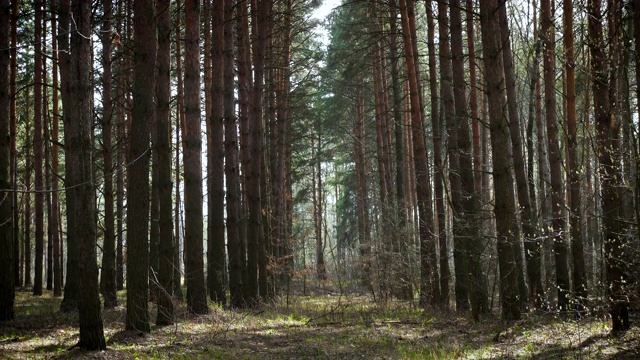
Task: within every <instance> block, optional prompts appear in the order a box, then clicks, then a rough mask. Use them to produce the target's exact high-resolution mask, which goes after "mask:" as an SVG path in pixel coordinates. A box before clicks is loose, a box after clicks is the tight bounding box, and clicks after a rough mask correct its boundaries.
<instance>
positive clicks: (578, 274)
mask: <svg viewBox="0 0 640 360" xmlns="http://www.w3.org/2000/svg"><path fill="white" fill-rule="evenodd" d="M563 25H564V26H563V27H564V49H565V51H564V62H565V71H566V89H567V91H566V94H565V98H566V99H567V130H568V132H567V147H568V155H569V156H568V158H567V167H568V170H567V171H568V172H569V194H570V196H569V226H570V228H571V230H570V231H571V233H570V234H571V254H572V255H573V273H572V280H573V288H574V292H575V297H576V299H575V301H577V304H578V308H580V304H582V303H583V302H584V301H585V300H586V298H587V295H588V293H587V281H586V279H585V265H584V253H583V245H582V209H581V194H580V169H579V167H578V154H577V146H578V142H577V135H578V134H577V126H576V75H575V63H574V58H573V53H574V50H573V4H572V2H571V1H570V0H564V1H563Z"/></svg>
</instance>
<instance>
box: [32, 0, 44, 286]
mask: <svg viewBox="0 0 640 360" xmlns="http://www.w3.org/2000/svg"><path fill="white" fill-rule="evenodd" d="M34 6H35V8H34V11H35V49H34V58H35V59H34V70H33V73H34V76H33V78H34V80H33V81H34V95H33V103H34V104H33V166H34V176H35V180H34V183H35V194H34V198H35V202H34V212H35V213H34V225H35V228H36V229H35V230H36V232H35V235H36V237H35V239H34V241H35V250H36V253H35V262H34V270H35V272H34V279H33V295H42V276H43V271H42V270H43V268H42V267H43V261H44V192H43V190H44V184H43V181H44V177H43V172H42V170H43V167H44V164H43V163H44V154H43V153H44V139H43V138H42V133H43V131H42V123H43V120H42V118H43V108H42V49H43V47H42V32H43V30H42V1H36V2H35V5H34Z"/></svg>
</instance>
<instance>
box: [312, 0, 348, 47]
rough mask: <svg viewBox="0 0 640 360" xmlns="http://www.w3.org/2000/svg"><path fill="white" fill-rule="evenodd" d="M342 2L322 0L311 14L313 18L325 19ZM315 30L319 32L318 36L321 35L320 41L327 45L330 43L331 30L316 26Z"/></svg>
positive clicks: (338, 0) (339, 0)
mask: <svg viewBox="0 0 640 360" xmlns="http://www.w3.org/2000/svg"><path fill="white" fill-rule="evenodd" d="M341 3H342V0H324V1H323V2H322V5H320V7H319V8H317V9H316V10H315V11H314V12H313V14H311V18H312V19H318V20H320V21H324V20H326V18H327V16H329V14H330V13H331V10H333V9H334V8H336V7H337V6H340V4H341ZM315 32H316V33H317V34H318V36H319V37H320V41H321V42H322V44H323V45H324V46H325V47H326V46H327V45H329V32H328V31H327V29H326V28H325V27H319V28H316V29H315Z"/></svg>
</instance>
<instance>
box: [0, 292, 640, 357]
mask: <svg viewBox="0 0 640 360" xmlns="http://www.w3.org/2000/svg"><path fill="white" fill-rule="evenodd" d="M119 295H120V303H121V304H124V303H125V301H124V295H125V294H124V292H122V293H120V294H119ZM60 300H61V299H59V298H53V297H52V296H51V293H45V295H44V296H42V297H39V298H34V297H32V296H31V295H30V294H29V293H27V292H18V295H17V299H16V301H17V305H16V308H17V319H16V320H14V321H11V322H8V323H4V324H0V358H2V359H32V358H34V359H77V358H80V359H175V358H187V359H512V358H513V359H515V358H517V359H520V358H522V359H639V358H640V327H638V323H639V322H640V318H638V317H637V316H634V317H633V318H632V325H634V326H633V327H632V328H631V330H629V331H627V332H626V333H624V334H621V335H619V336H616V337H613V336H610V335H609V330H610V329H609V323H608V321H606V318H598V317H590V318H583V319H580V320H566V319H565V320H561V319H560V318H559V317H558V316H555V315H553V314H528V315H527V316H526V318H525V319H524V320H521V321H518V322H514V323H509V324H507V323H504V322H502V321H500V320H499V318H498V316H497V315H496V316H495V317H491V318H487V319H484V320H483V321H481V322H478V323H475V322H473V321H472V320H471V319H470V316H468V315H465V314H456V313H453V312H448V311H443V310H441V309H427V310H423V309H420V308H418V307H417V306H416V305H415V304H411V303H408V302H387V303H375V302H373V301H371V299H370V298H368V297H362V296H337V295H318V296H290V297H289V298H288V302H287V299H284V298H283V299H280V300H279V301H278V302H276V303H275V304H271V305H263V306H262V307H260V308H259V309H254V310H226V309H225V310H223V309H221V308H216V307H210V312H209V314H208V315H206V316H198V317H196V316H193V315H190V314H189V313H188V312H187V310H186V308H185V306H184V304H178V305H177V306H178V307H177V313H176V321H175V324H174V325H171V326H165V327H155V326H154V327H152V331H151V333H150V334H141V333H137V332H135V331H125V330H124V321H125V307H124V306H123V305H121V306H118V307H116V308H115V309H110V310H104V311H103V319H104V325H105V336H106V337H107V350H106V351H102V352H84V351H81V350H79V349H77V348H74V345H75V344H76V343H77V341H78V332H77V331H78V330H77V327H76V326H77V325H76V324H77V314H62V313H60V312H59V311H58V308H59V305H60ZM151 309H152V310H151V319H153V318H154V317H155V313H154V311H155V307H154V306H152V307H151Z"/></svg>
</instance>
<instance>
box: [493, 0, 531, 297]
mask: <svg viewBox="0 0 640 360" xmlns="http://www.w3.org/2000/svg"><path fill="white" fill-rule="evenodd" d="M499 11H500V14H499V16H500V36H501V38H502V43H503V44H504V47H503V49H502V57H503V62H504V77H505V81H506V90H507V108H508V113H509V132H510V135H511V149H512V157H513V170H514V174H515V180H516V191H517V196H518V199H517V200H518V205H519V207H518V209H519V212H520V219H521V222H522V236H523V238H524V244H525V246H526V249H525V250H530V249H531V248H532V247H533V246H532V245H533V242H532V239H533V238H535V231H536V230H535V229H536V224H535V221H536V218H535V217H534V214H533V211H532V207H531V198H530V197H529V186H528V185H529V184H528V182H527V170H526V163H525V161H524V153H523V152H524V149H523V148H522V136H521V135H520V129H521V126H520V117H519V116H518V99H517V98H516V96H517V94H516V78H515V74H514V69H513V68H514V63H513V54H512V52H511V38H510V34H509V20H508V19H507V7H506V2H505V6H500V9H499ZM515 256H516V266H517V267H518V290H519V292H520V299H521V301H522V303H523V304H526V303H527V296H528V294H527V286H526V284H525V279H524V266H523V265H524V264H523V259H522V246H521V241H520V236H518V240H517V241H516V249H515ZM533 275H534V278H533V279H531V278H530V281H529V282H530V285H529V286H531V287H532V288H534V289H533V290H532V292H533V293H537V292H539V291H541V290H542V289H538V288H537V287H538V285H539V286H540V287H541V286H542V282H540V283H537V282H536V281H537V279H535V274H533Z"/></svg>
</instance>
